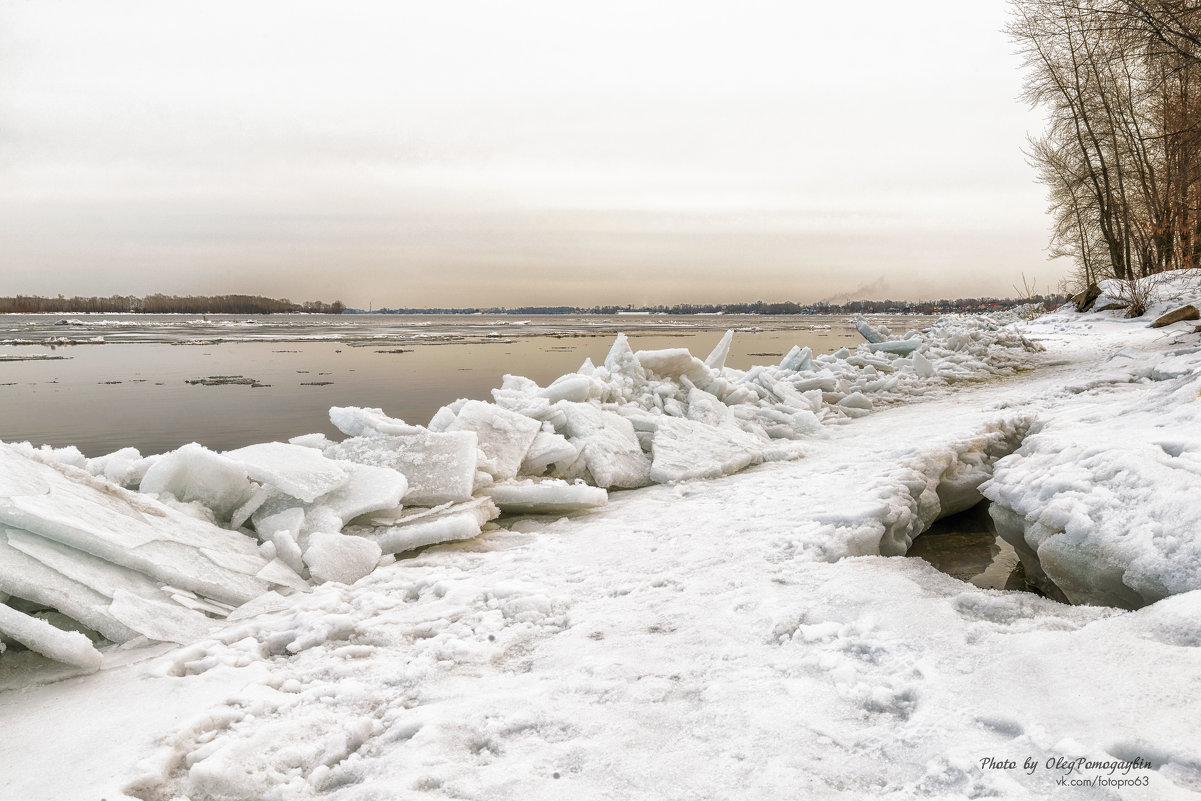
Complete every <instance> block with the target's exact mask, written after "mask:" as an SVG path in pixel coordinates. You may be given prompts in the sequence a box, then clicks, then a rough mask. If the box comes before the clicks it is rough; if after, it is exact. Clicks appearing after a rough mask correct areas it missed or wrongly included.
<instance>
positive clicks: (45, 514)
mask: <svg viewBox="0 0 1201 801" xmlns="http://www.w3.org/2000/svg"><path fill="white" fill-rule="evenodd" d="M33 486H40V487H42V488H44V491H43V492H41V493H38V494H28V491H29V489H30V488H31V487H33ZM0 524H4V525H7V526H10V527H12V528H17V529H23V530H25V531H28V532H30V533H32V534H35V535H38V536H41V537H46V538H47V539H51V540H54V541H56V542H60V543H62V544H64V545H68V546H70V547H72V548H75V549H77V550H80V551H83V552H85V553H90V554H92V555H93V556H98V557H100V558H101V559H104V560H106V561H109V562H112V563H114V564H117V565H122V566H124V567H127V568H129V569H130V570H133V571H136V572H139V573H143V574H145V575H147V576H149V577H151V578H152V579H154V580H156V581H161V582H163V583H167V584H171V585H172V586H176V587H182V588H184V589H188V590H192V591H194V592H197V593H199V594H201V595H204V596H207V597H210V598H215V599H217V600H219V601H222V602H225V603H230V604H241V603H245V602H246V601H248V600H250V599H251V598H253V597H255V596H256V595H259V594H260V593H262V592H264V591H266V590H267V585H266V583H265V582H263V581H262V580H260V579H258V578H255V575H254V574H255V573H256V572H257V571H258V570H259V569H261V568H262V566H263V565H264V564H265V563H266V560H265V559H263V558H262V557H261V556H260V555H259V553H258V551H257V549H256V547H255V545H254V543H253V542H252V541H251V540H249V539H247V538H246V537H245V536H243V535H242V534H239V533H236V532H232V531H228V530H225V529H221V528H218V527H217V526H214V525H211V524H208V523H205V522H203V521H201V520H197V519H196V518H193V517H190V516H188V515H185V514H182V513H180V512H178V511H176V510H174V509H171V508H170V507H167V506H165V505H163V504H161V503H159V502H158V501H156V500H154V499H153V498H151V497H149V496H145V495H140V494H138V493H133V492H129V491H128V490H124V489H121V488H119V487H116V486H115V485H113V484H111V483H108V482H107V481H104V480H102V479H99V478H96V477H94V476H92V475H90V474H88V473H86V472H84V471H83V470H78V469H75V468H70V467H66V466H62V465H56V464H53V463H43V462H40V461H38V460H36V459H34V458H31V457H27V456H23V455H21V454H20V453H19V452H18V451H17V450H16V449H14V448H13V447H11V446H9V445H4V444H0Z"/></svg>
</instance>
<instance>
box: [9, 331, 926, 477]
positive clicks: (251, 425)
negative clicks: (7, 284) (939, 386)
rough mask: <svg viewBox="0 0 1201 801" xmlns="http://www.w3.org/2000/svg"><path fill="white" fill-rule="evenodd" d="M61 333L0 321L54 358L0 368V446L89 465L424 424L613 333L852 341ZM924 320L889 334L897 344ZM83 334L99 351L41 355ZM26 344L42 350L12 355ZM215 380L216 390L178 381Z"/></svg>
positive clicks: (573, 358)
mask: <svg viewBox="0 0 1201 801" xmlns="http://www.w3.org/2000/svg"><path fill="white" fill-rule="evenodd" d="M180 318H185V319H180ZM296 318H300V319H296ZM59 319H64V318H58V317H55V316H47V315H41V316H15V315H9V316H4V315H0V356H4V355H10V356H19V357H21V356H36V355H46V354H51V353H52V354H53V355H55V356H65V357H67V358H65V359H56V360H50V361H47V360H21V361H0V439H2V440H5V441H23V440H29V441H31V442H33V443H34V444H36V445H40V444H43V443H46V444H51V445H55V446H63V445H77V446H79V448H80V449H81V450H82V451H83V452H84V453H85V454H87V455H89V456H97V455H100V454H103V453H108V452H110V451H112V450H115V449H117V448H120V447H125V446H131V445H132V446H134V447H137V448H139V449H140V450H141V451H142V452H143V453H159V452H162V451H165V450H169V449H171V448H175V447H178V446H180V445H182V444H185V443H187V442H193V441H196V442H200V443H202V444H204V445H207V446H209V447H211V448H214V449H219V450H221V449H229V448H235V447H240V446H243V445H247V444H250V443H253V442H263V441H267V440H285V439H288V438H290V437H294V436H296V435H298V434H306V433H311V432H316V431H321V432H325V433H326V434H329V435H334V434H335V433H336V432H335V431H334V429H332V428H331V427H330V424H329V416H328V412H329V407H330V406H373V407H379V408H382V409H383V410H384V411H385V412H387V413H388V414H391V415H393V416H395V417H399V418H401V419H404V420H406V421H408V422H411V423H417V424H424V423H426V422H428V421H429V419H430V417H431V416H432V415H433V414H434V412H435V411H437V409H438V408H439V407H440V406H442V405H444V404H446V403H449V402H450V401H453V400H455V399H456V398H460V397H466V398H480V399H485V400H489V399H490V398H491V396H490V394H489V393H490V390H491V389H492V388H494V387H498V386H500V383H501V379H502V377H503V376H504V375H505V374H506V373H512V374H516V375H524V376H527V377H529V378H532V379H534V380H535V381H537V382H538V383H540V384H542V385H546V384H548V383H549V382H550V381H552V380H553V379H555V378H557V377H558V376H560V375H562V374H564V373H569V372H572V371H574V370H576V369H577V368H579V366H580V365H581V364H582V363H583V361H584V359H585V358H590V359H592V361H593V362H594V363H596V364H600V363H602V362H603V360H604V357H605V354H606V353H607V352H608V350H609V347H610V345H611V344H612V339H613V332H614V331H617V330H622V329H625V330H627V331H629V333H630V342H631V345H632V346H633V347H634V349H636V350H638V349H655V348H672V347H686V348H689V349H690V350H691V351H692V352H693V353H694V354H696V355H698V356H700V357H702V358H703V357H704V356H705V355H706V354H708V352H709V350H711V349H712V348H713V346H714V345H716V344H717V341H718V339H720V337H721V335H722V333H723V332H724V331H725V330H726V329H727V328H731V327H732V328H735V329H736V330H737V333H736V334H735V336H734V342H733V348H732V350H731V353H730V358H729V361H728V364H729V365H730V366H731V367H737V368H741V369H746V368H748V367H751V366H752V365H755V364H770V363H774V362H778V361H779V359H780V355H782V354H784V353H786V352H787V351H788V350H789V348H791V347H792V346H793V345H807V346H809V347H810V348H812V349H813V351H814V352H815V353H819V354H820V353H830V352H833V351H835V350H837V349H838V348H840V347H843V346H844V345H849V346H850V347H852V348H853V347H855V346H856V345H857V344H858V343H859V342H861V341H862V337H860V335H859V334H858V332H856V331H855V329H854V326H853V325H852V324H851V323H850V322H849V321H848V320H847V318H845V317H825V318H820V317H782V318H774V317H743V316H736V317H732V316H725V317H723V316H717V315H704V316H697V317H687V318H678V317H670V318H656V319H649V320H648V319H647V318H635V319H634V320H631V319H630V318H621V317H615V318H603V317H571V316H565V317H562V318H561V317H559V316H555V317H553V318H531V319H530V321H529V322H528V323H525V324H521V323H524V322H525V321H524V319H522V318H515V319H514V320H511V321H506V320H496V319H493V318H489V317H487V316H484V317H482V318H481V317H480V316H469V317H463V316H451V315H440V316H431V317H419V318H412V317H407V316H387V317H370V316H368V315H355V316H353V317H350V318H347V317H323V316H321V315H278V316H275V315H273V316H270V317H263V318H255V319H252V320H241V318H225V319H221V318H216V317H213V318H210V319H209V320H204V319H202V318H187V316H185V315H179V316H176V317H173V318H171V317H168V318H166V319H161V320H160V319H159V318H146V319H142V318H135V317H134V316H131V315H97V316H96V317H95V318H92V317H85V318H65V319H67V321H68V324H66V325H56V324H55V323H56V322H57V321H58V320H59ZM74 319H78V320H79V322H81V323H83V325H82V326H80V325H78V324H76V323H75V322H74ZM931 320H932V318H900V319H899V321H888V322H889V324H890V325H892V326H893V328H894V330H897V331H898V332H904V331H905V330H907V329H908V328H921V327H923V326H925V325H928V324H929V323H930V321H931ZM31 321H32V322H31ZM818 326H830V327H829V328H824V327H818ZM94 336H103V337H104V341H105V343H106V344H96V345H91V344H89V345H85V344H79V345H70V346H57V347H52V346H51V344H49V343H50V342H51V341H52V340H53V339H54V338H55V337H60V338H66V339H69V340H74V341H77V342H83V341H86V340H88V339H90V338H92V337H94ZM217 340H220V341H217ZM31 341H38V342H42V343H46V344H37V345H35V344H14V343H15V342H31ZM59 341H62V340H61V339H60V340H59ZM777 354H780V355H777ZM213 377H224V379H228V380H214V381H203V382H198V383H189V382H197V381H198V380H199V379H209V378H213Z"/></svg>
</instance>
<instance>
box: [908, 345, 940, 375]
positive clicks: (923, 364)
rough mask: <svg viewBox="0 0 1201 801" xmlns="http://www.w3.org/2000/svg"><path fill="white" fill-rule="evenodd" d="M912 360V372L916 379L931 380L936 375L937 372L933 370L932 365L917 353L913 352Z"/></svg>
mask: <svg viewBox="0 0 1201 801" xmlns="http://www.w3.org/2000/svg"><path fill="white" fill-rule="evenodd" d="M912 358H913V372H914V373H915V374H916V375H917V377H918V378H933V377H934V376H936V375H938V371H937V370H935V369H934V365H933V364H932V363H931V362H930V360H929V359H927V358H926V357H925V356H923V355H922V354H921V353H920V352H919V351H916V350H915V351H913V356H912Z"/></svg>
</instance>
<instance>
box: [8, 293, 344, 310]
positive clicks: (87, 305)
mask: <svg viewBox="0 0 1201 801" xmlns="http://www.w3.org/2000/svg"><path fill="white" fill-rule="evenodd" d="M344 308H345V307H344V306H343V305H342V301H340V300H335V301H334V302H333V303H324V302H322V301H319V300H310V301H307V302H305V303H293V302H292V301H290V300H288V299H287V298H284V299H283V300H277V299H275V298H264V297H260V296H258V295H211V296H206V295H186V296H179V295H148V296H147V297H144V298H138V297H134V296H132V295H113V296H112V297H107V298H95V297H93V298H81V297H74V298H64V297H63V296H62V295H59V296H58V297H56V298H43V297H40V296H38V295H17V296H16V297H12V298H0V314H34V313H37V312H45V313H51V314H86V313H88V312H138V313H141V314H287V313H296V312H307V313H310V314H341V313H342V311H343V309H344Z"/></svg>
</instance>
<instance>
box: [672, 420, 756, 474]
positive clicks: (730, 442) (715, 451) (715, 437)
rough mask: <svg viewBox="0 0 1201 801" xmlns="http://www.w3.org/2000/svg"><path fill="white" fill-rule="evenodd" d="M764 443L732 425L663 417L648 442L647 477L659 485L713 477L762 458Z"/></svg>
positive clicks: (732, 471)
mask: <svg viewBox="0 0 1201 801" xmlns="http://www.w3.org/2000/svg"><path fill="white" fill-rule="evenodd" d="M766 448H767V442H766V441H765V440H762V439H760V438H758V437H756V436H755V435H753V434H748V433H747V432H745V431H741V430H739V429H737V428H735V427H733V426H730V427H720V428H719V427H715V426H711V425H706V424H704V423H701V422H697V421H695V420H681V419H679V418H676V417H664V418H663V419H662V420H661V421H660V422H659V427H658V429H657V430H656V431H655V437H654V440H653V442H652V449H651V454H652V462H651V469H650V477H651V480H652V481H656V482H658V483H661V484H665V483H670V482H673V481H683V480H685V479H690V478H717V477H718V476H726V475H730V474H732V473H736V472H738V471H739V470H742V469H743V468H745V467H747V466H749V465H752V464H758V463H759V462H762V461H763V457H764V452H765V450H766Z"/></svg>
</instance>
